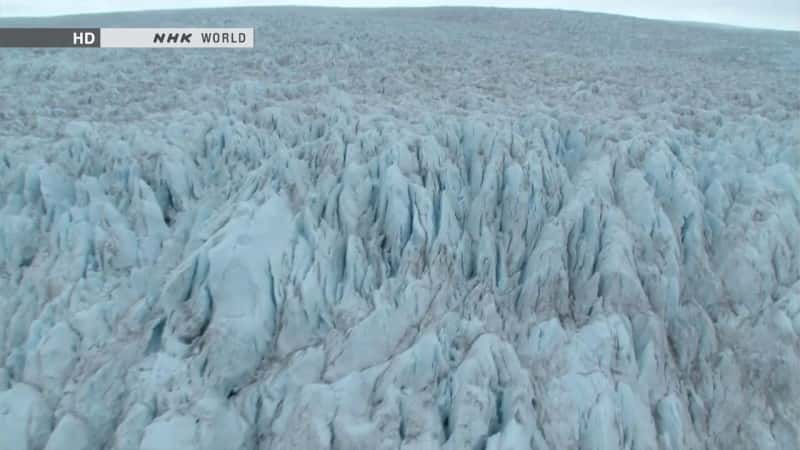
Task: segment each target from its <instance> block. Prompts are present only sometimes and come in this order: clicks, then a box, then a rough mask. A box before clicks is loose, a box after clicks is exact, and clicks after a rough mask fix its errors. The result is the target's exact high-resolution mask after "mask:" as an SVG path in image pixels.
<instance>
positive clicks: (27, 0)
mask: <svg viewBox="0 0 800 450" xmlns="http://www.w3.org/2000/svg"><path fill="white" fill-rule="evenodd" d="M287 4H292V5H319V6H375V7H377V6H436V5H448V6H454V5H475V6H502V7H515V8H525V7H531V8H557V9H575V10H582V11H598V12H608V13H614V14H624V15H631V16H639V17H649V18H657V19H670V20H691V21H700V22H714V23H724V24H731V25H741V26H748V27H759V28H780V29H790V30H800V0H653V1H647V0H638V1H637V0H506V1H491V0H471V1H470V0H455V1H453V0H438V1H437V0H433V1H422V0H406V1H403V0H394V1H392V0H377V1H369V0H339V1H336V0H289V1H269V0H266V1H265V0H261V1H259V0H0V17H8V16H46V15H58V14H79V13H86V12H107V11H131V10H141V9H170V8H202V7H212V6H245V5H287Z"/></svg>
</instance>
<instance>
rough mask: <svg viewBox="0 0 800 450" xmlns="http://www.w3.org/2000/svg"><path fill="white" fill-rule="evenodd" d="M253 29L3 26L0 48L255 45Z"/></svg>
mask: <svg viewBox="0 0 800 450" xmlns="http://www.w3.org/2000/svg"><path fill="white" fill-rule="evenodd" d="M253 44H254V43H253V29H252V28H0V47H100V48H253Z"/></svg>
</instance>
